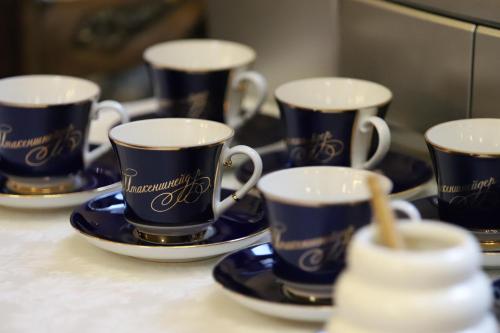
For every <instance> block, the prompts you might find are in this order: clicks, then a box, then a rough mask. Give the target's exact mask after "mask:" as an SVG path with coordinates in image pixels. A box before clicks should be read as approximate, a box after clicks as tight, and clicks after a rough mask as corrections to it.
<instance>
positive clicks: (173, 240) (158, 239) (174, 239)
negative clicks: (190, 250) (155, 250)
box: [134, 227, 207, 245]
mask: <svg viewBox="0 0 500 333" xmlns="http://www.w3.org/2000/svg"><path fill="white" fill-rule="evenodd" d="M134 233H135V234H136V236H137V238H139V239H142V240H143V241H146V242H149V243H153V244H161V245H181V244H185V245H191V244H193V243H195V242H199V241H202V240H203V239H204V238H205V235H206V233H207V229H205V230H202V231H200V232H197V233H194V234H192V235H182V236H172V235H161V234H152V233H147V232H144V231H140V230H139V229H137V227H136V228H135V230H134Z"/></svg>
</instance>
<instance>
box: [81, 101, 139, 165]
mask: <svg viewBox="0 0 500 333" xmlns="http://www.w3.org/2000/svg"><path fill="white" fill-rule="evenodd" d="M104 109H109V110H112V111H115V112H116V113H118V114H119V115H120V123H121V124H123V123H127V122H129V120H130V118H129V116H128V114H127V112H126V111H125V109H124V108H123V106H122V105H121V104H120V103H118V102H115V101H102V102H99V103H97V105H96V106H95V107H94V108H93V109H92V110H91V111H90V119H91V120H95V119H97V117H98V115H99V112H101V110H104ZM110 148H111V143H110V142H109V141H107V142H104V143H102V144H101V145H99V146H98V147H97V148H95V149H92V150H90V147H89V142H88V141H87V142H86V143H85V150H84V153H83V160H84V161H85V166H88V165H90V164H91V163H92V162H94V161H95V160H96V159H98V158H99V157H101V156H102V155H103V154H104V153H106V152H107V151H108V150H109V149H110Z"/></svg>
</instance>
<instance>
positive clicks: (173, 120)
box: [108, 118, 234, 151]
mask: <svg viewBox="0 0 500 333" xmlns="http://www.w3.org/2000/svg"><path fill="white" fill-rule="evenodd" d="M153 122H156V123H159V122H164V123H181V122H185V123H190V122H194V123H206V124H211V125H213V126H217V127H221V128H224V129H225V130H228V131H229V133H228V134H227V135H225V136H223V137H222V138H220V139H218V140H213V141H209V142H206V143H202V144H194V145H159V146H152V145H143V144H135V143H131V142H126V141H123V140H119V139H117V138H116V137H113V131H116V130H119V129H121V128H123V127H132V126H141V125H143V124H147V123H153ZM233 136H234V129H232V128H231V127H229V126H227V125H226V124H223V123H220V122H217V121H213V120H207V119H198V118H157V119H145V120H138V121H132V122H129V123H124V124H120V125H118V126H115V127H113V128H111V129H110V130H109V132H108V137H109V139H110V140H111V141H112V142H113V143H115V144H116V145H118V146H123V147H127V148H134V149H140V150H156V151H165V150H170V151H178V150H185V149H196V148H206V147H211V146H216V145H220V144H224V143H226V142H227V141H229V140H231V139H232V138H233Z"/></svg>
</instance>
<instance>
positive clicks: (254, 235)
mask: <svg viewBox="0 0 500 333" xmlns="http://www.w3.org/2000/svg"><path fill="white" fill-rule="evenodd" d="M71 227H72V228H73V229H75V230H76V231H77V232H78V233H79V234H81V235H82V236H84V237H89V238H93V239H97V240H98V241H104V242H109V243H112V244H115V245H121V246H125V247H140V248H147V249H151V248H168V249H186V248H196V247H213V246H219V245H222V244H230V243H235V242H240V241H243V240H245V239H248V238H252V237H256V236H260V235H262V234H264V233H266V232H268V231H269V227H267V228H265V229H263V230H261V231H259V232H256V233H253V234H250V235H247V236H245V237H240V238H236V239H231V240H228V241H224V242H218V243H211V244H185V245H169V246H161V245H159V244H151V245H137V244H128V243H121V242H115V241H112V240H109V239H106V238H100V237H97V236H94V235H90V234H88V233H86V232H84V231H82V230H80V229H78V228H77V227H75V226H74V225H73V223H71ZM216 256H219V255H214V256H213V257H216Z"/></svg>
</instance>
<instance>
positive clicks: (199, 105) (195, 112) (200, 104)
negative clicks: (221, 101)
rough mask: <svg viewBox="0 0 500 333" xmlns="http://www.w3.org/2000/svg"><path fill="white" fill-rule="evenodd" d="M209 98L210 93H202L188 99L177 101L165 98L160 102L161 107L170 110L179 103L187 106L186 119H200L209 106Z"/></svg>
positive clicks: (190, 95)
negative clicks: (169, 108)
mask: <svg viewBox="0 0 500 333" xmlns="http://www.w3.org/2000/svg"><path fill="white" fill-rule="evenodd" d="M208 97H209V94H208V91H201V92H197V93H191V94H189V95H188V96H187V97H186V98H183V99H179V100H176V101H174V100H172V99H167V98H164V99H162V100H161V101H160V106H161V107H165V108H168V107H171V106H173V105H174V103H179V104H180V105H185V106H187V108H188V111H187V114H186V115H183V116H184V117H188V118H200V116H201V114H202V113H203V111H205V108H206V106H207V101H208Z"/></svg>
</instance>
